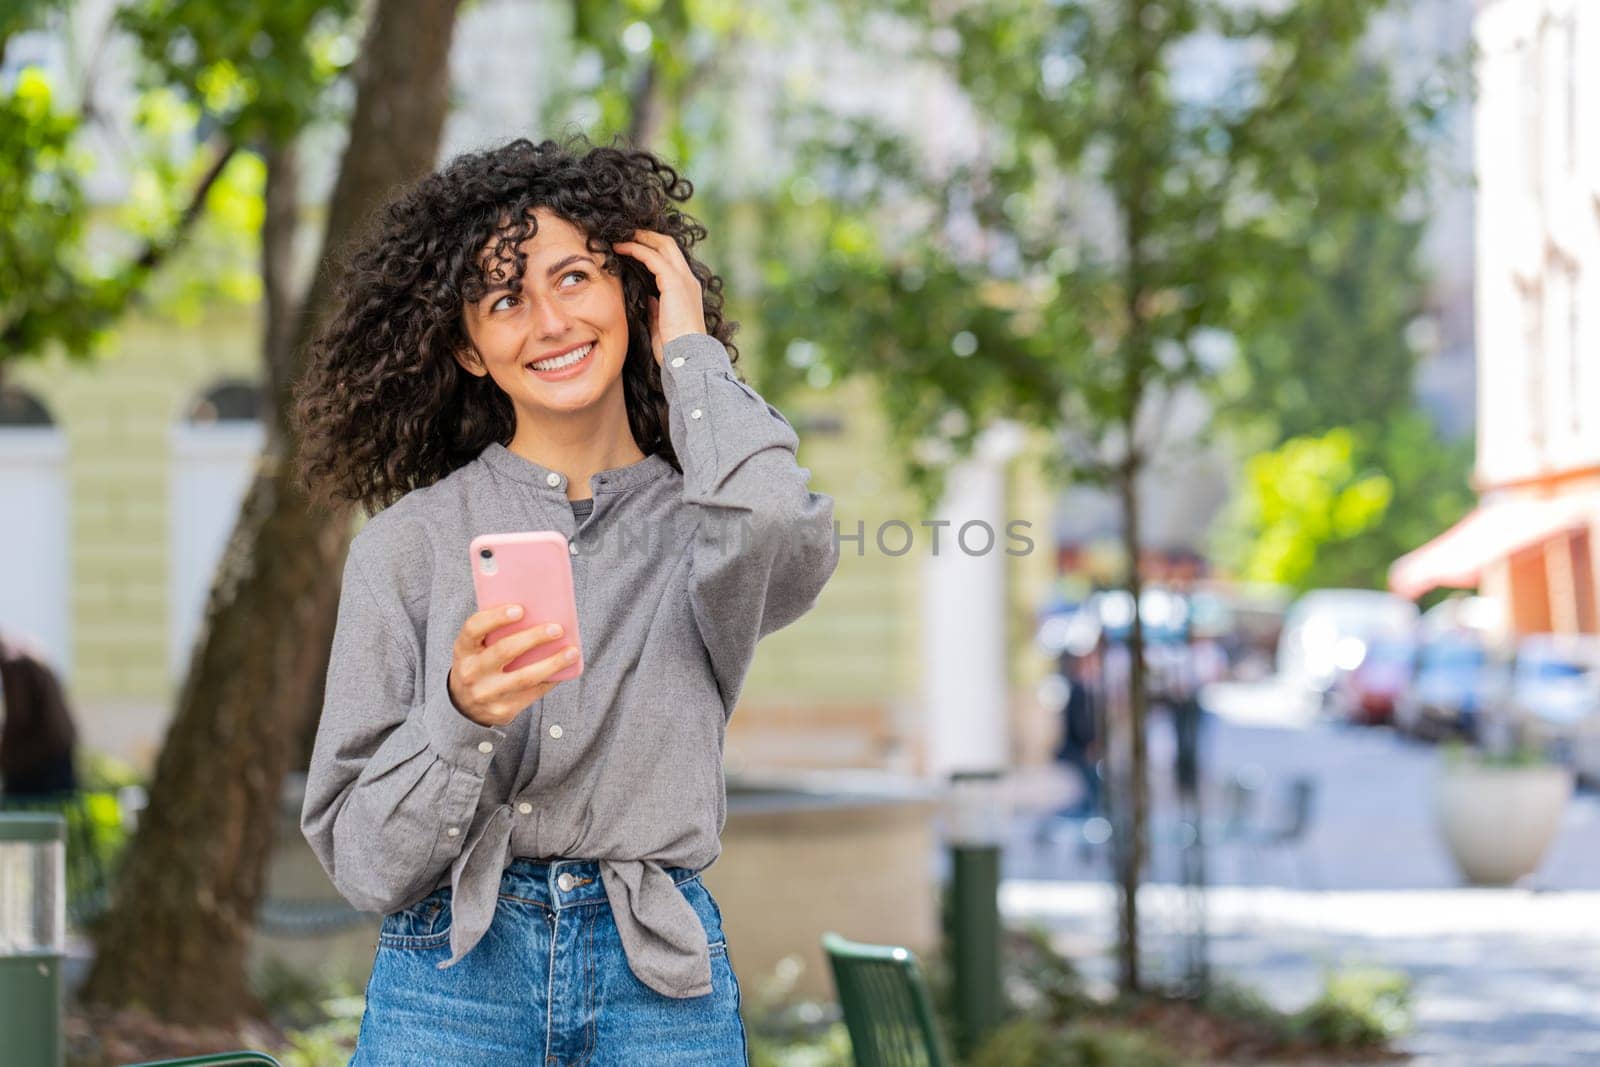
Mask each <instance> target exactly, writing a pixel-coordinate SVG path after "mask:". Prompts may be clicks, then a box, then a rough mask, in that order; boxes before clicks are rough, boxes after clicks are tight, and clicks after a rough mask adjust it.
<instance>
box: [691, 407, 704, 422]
mask: <svg viewBox="0 0 1600 1067" xmlns="http://www.w3.org/2000/svg"><path fill="white" fill-rule="evenodd" d="M700 415H701V411H700V409H699V408H695V409H694V410H693V411H691V412H689V417H690V418H691V419H698V418H699V417H700Z"/></svg>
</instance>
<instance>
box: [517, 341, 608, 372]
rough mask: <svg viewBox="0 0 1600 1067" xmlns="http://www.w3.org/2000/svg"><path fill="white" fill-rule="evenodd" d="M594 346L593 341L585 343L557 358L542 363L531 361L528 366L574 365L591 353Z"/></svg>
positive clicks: (548, 367)
mask: <svg viewBox="0 0 1600 1067" xmlns="http://www.w3.org/2000/svg"><path fill="white" fill-rule="evenodd" d="M593 347H594V344H593V342H590V343H589V344H586V345H584V346H583V347H582V348H579V349H575V350H573V351H571V352H568V353H567V354H566V355H564V356H557V357H556V358H555V359H547V360H545V361H544V362H542V363H530V364H528V366H530V367H532V368H533V369H534V370H560V369H561V368H563V367H570V366H572V365H573V364H574V363H576V362H578V360H580V359H582V358H583V357H584V356H587V355H588V354H589V350H590V349H591V348H593Z"/></svg>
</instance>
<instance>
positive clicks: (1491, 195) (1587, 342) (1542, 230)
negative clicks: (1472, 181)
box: [1474, 0, 1600, 633]
mask: <svg viewBox="0 0 1600 1067" xmlns="http://www.w3.org/2000/svg"><path fill="white" fill-rule="evenodd" d="M1474 36H1475V38H1476V41H1477V44H1478V47H1479V50H1480V54H1479V60H1478V80H1479V92H1478V106H1477V113H1476V126H1477V128H1476V144H1477V150H1476V153H1475V163H1476V169H1477V175H1478V187H1479V195H1478V242H1477V262H1478V281H1477V285H1478V301H1477V307H1478V352H1479V389H1478V397H1479V400H1478V425H1479V436H1478V458H1477V471H1476V476H1477V481H1478V484H1479V487H1480V489H1481V490H1482V491H1483V492H1484V494H1485V496H1486V499H1490V500H1493V501H1496V502H1506V501H1515V500H1517V499H1526V498H1547V497H1564V498H1568V499H1571V500H1572V501H1574V502H1575V504H1576V506H1577V514H1578V515H1579V516H1580V521H1579V524H1578V525H1577V526H1575V527H1574V528H1573V529H1571V530H1569V531H1564V532H1561V533H1558V534H1556V535H1555V536H1553V537H1551V538H1549V539H1547V540H1545V541H1543V542H1542V543H1540V544H1537V545H1533V546H1530V547H1528V548H1526V549H1523V550H1521V551H1518V552H1517V553H1515V554H1514V555H1512V556H1510V557H1509V558H1506V559H1502V560H1500V561H1498V562H1497V563H1496V564H1495V565H1493V566H1491V567H1490V568H1488V570H1487V571H1486V572H1485V575H1484V581H1483V591H1484V592H1485V593H1487V594H1489V595H1491V596H1494V597H1496V598H1497V599H1498V600H1499V601H1500V602H1501V603H1502V604H1503V605H1504V607H1505V612H1506V619H1507V622H1508V623H1509V625H1510V628H1511V630H1512V631H1513V632H1515V633H1540V632H1557V633H1572V632H1586V633H1592V632H1594V631H1595V630H1596V626H1597V620H1596V605H1597V604H1600V586H1597V584H1596V576H1595V568H1594V565H1593V550H1592V546H1593V543H1594V536H1595V531H1596V530H1597V529H1600V123H1597V121H1596V120H1597V118H1600V7H1597V6H1596V5H1595V4H1593V3H1591V2H1588V0H1523V2H1515V0H1486V2H1484V3H1481V4H1480V5H1479V9H1478V15H1477V19H1476V21H1475V23H1474ZM1581 516H1587V521H1586V522H1584V521H1582V519H1581Z"/></svg>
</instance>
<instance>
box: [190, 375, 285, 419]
mask: <svg viewBox="0 0 1600 1067" xmlns="http://www.w3.org/2000/svg"><path fill="white" fill-rule="evenodd" d="M265 404H266V397H265V395H264V394H263V393H262V391H261V387H260V386H258V385H253V384H251V383H250V382H242V381H232V380H230V381H222V382H218V383H217V384H216V385H213V386H212V387H211V388H209V389H207V390H206V391H205V392H204V393H202V394H200V396H198V397H196V398H195V400H194V402H193V403H192V404H190V405H189V411H188V413H187V415H186V416H185V418H186V419H187V420H188V422H189V424H190V425H191V426H209V425H212V424H214V423H218V422H254V421H256V420H259V419H260V418H261V416H262V414H263V409H264V407H265Z"/></svg>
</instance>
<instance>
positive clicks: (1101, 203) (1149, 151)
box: [760, 0, 1442, 503]
mask: <svg viewBox="0 0 1600 1067" xmlns="http://www.w3.org/2000/svg"><path fill="white" fill-rule="evenodd" d="M1387 6H1389V5H1388V4H1387V3H1385V2H1384V0H1297V2H1295V3H1291V4H1275V5H1260V6H1256V5H1239V4H1224V3H1211V2H1205V0H1142V2H1137V3H1111V2H1108V0H1064V2H1061V3H1056V4H1050V5H1038V4H1031V3H1025V2H1020V0H1012V2H999V3H991V4H982V5H963V6H961V7H959V8H955V9H951V11H950V12H949V14H948V15H946V16H935V15H933V14H931V13H930V12H929V11H928V10H927V9H926V8H924V7H923V6H922V5H917V4H912V3H903V4H897V5H891V7H892V8H893V9H894V10H896V11H898V12H899V13H900V14H902V15H904V16H905V17H906V19H908V20H909V21H910V23H911V25H912V27H913V31H912V32H913V34H914V36H915V39H916V42H917V43H916V45H915V47H914V48H912V49H911V50H910V51H909V53H908V54H907V55H905V56H904V57H903V62H902V61H901V58H900V57H896V60H895V61H896V62H897V63H900V65H901V66H903V67H910V66H911V65H912V64H931V65H933V66H934V67H936V68H939V69H943V70H946V71H948V72H950V73H951V74H953V75H954V77H955V79H956V81H957V82H958V84H959V86H960V88H961V90H962V91H963V93H964V94H965V99H966V101H969V102H970V104H971V105H972V107H973V109H974V111H975V115H976V119H977V121H978V123H979V125H980V127H981V129H982V132H983V139H982V142H981V143H980V144H979V145H976V146H973V147H974V149H975V151H974V152H973V153H972V154H971V155H969V156H965V157H961V156H957V157H956V158H955V159H954V160H953V161H952V162H949V163H948V164H946V165H943V166H941V167H935V166H931V165H930V163H929V161H926V160H924V159H923V158H922V157H921V155H920V154H919V153H920V149H919V147H918V146H916V145H914V144H912V143H910V142H911V140H912V138H911V137H910V135H908V134H906V133H905V132H904V131H902V130H897V129H891V128H888V127H886V126H885V125H883V124H882V123H881V122H878V121H876V120H869V119H861V118H858V117H854V116H852V117H849V118H844V119H841V118H838V117H835V116H832V115H830V114H829V112H828V110H827V109H826V108H825V107H823V106H821V105H820V104H816V103H808V102H807V101H806V100H804V99H801V100H796V101H792V102H787V119H786V124H787V127H789V128H794V129H796V130H797V131H811V132H810V134H809V136H805V137H797V138H793V139H791V140H792V143H793V144H794V145H795V147H794V149H793V150H794V152H795V153H796V156H797V158H798V160H799V163H800V165H799V166H797V168H796V170H795V173H796V175H797V177H795V178H794V179H793V180H792V181H791V182H790V183H789V185H788V194H789V201H790V202H789V203H786V204H781V205H775V207H780V206H781V208H782V210H781V211H780V210H774V211H773V212H771V213H770V214H769V216H768V222H769V223H770V224H769V225H767V226H765V227H764V228H763V229H762V231H761V234H760V237H761V239H762V242H763V245H762V264H763V274H762V276H763V279H764V281H765V282H766V283H767V286H766V288H765V289H764V291H763V294H762V295H763V299H762V301H761V308H762V313H763V326H764V327H765V332H766V334H767V335H768V336H769V338H770V343H769V348H771V350H772V351H774V352H778V353H782V354H783V356H784V360H785V362H786V363H787V364H788V365H789V366H790V367H791V368H792V369H791V370H790V373H791V375H792V376H794V377H796V378H800V379H804V380H806V381H808V382H811V383H812V384H819V383H822V382H826V381H830V380H833V379H836V378H838V377H842V376H844V375H847V374H856V373H860V374H865V375H868V376H870V377H872V378H874V379H875V380H877V381H878V382H879V383H880V384H881V385H882V386H883V390H882V393H883V396H884V403H885V405H886V410H887V414H888V417H889V420H890V423H891V433H892V435H893V441H894V443H895V445H896V447H897V452H898V454H899V456H900V458H901V460H902V463H903V464H904V466H905V469H906V473H907V475H908V477H909V478H910V479H911V481H912V483H913V485H914V486H915V487H916V488H917V489H918V490H919V492H920V493H921V495H922V497H923V499H924V500H925V501H927V502H930V503H931V501H932V500H933V499H935V498H936V495H937V492H938V490H939V487H940V486H941V485H942V474H941V470H942V469H943V467H944V466H945V465H946V464H947V463H948V461H949V460H950V459H951V458H953V457H955V456H959V455H962V454H964V453H965V452H966V451H967V450H968V449H969V448H970V447H971V445H972V444H973V442H974V441H975V439H976V437H977V435H978V433H979V432H980V431H981V430H982V429H983V428H984V427H985V426H986V425H988V424H989V423H991V422H993V421H994V420H996V419H999V418H1008V419H1014V420H1018V421H1020V422H1022V423H1023V424H1025V425H1031V426H1037V427H1040V428H1043V429H1045V430H1046V431H1048V432H1050V433H1051V434H1053V435H1055V436H1056V438H1057V439H1058V440H1059V441H1060V444H1061V449H1060V452H1059V455H1058V457H1057V461H1056V463H1055V464H1054V467H1053V473H1054V474H1056V475H1058V476H1059V478H1060V479H1061V480H1063V481H1076V482H1089V483H1094V484H1110V483H1112V482H1114V481H1116V480H1118V479H1121V478H1124V477H1126V476H1127V475H1128V472H1129V471H1130V470H1133V469H1137V468H1139V467H1140V466H1142V465H1143V464H1144V463H1145V462H1147V461H1149V460H1150V459H1151V457H1152V456H1154V455H1155V454H1156V453H1157V452H1159V451H1160V450H1161V449H1162V448H1163V447H1168V448H1182V447H1186V443H1185V442H1181V441H1179V442H1173V441H1168V440H1166V439H1165V437H1164V435H1165V434H1166V433H1168V432H1169V431H1170V426H1169V425H1168V422H1167V419H1166V417H1165V412H1166V405H1168V404H1170V403H1171V402H1172V397H1173V395H1174V394H1176V393H1178V392H1180V391H1182V390H1185V389H1188V388H1193V387H1196V386H1199V385H1204V384H1207V383H1209V382H1210V381H1211V379H1212V378H1213V377H1214V376H1215V375H1216V374H1217V373H1218V370H1219V364H1220V363H1221V362H1222V361H1221V360H1220V359H1219V358H1218V357H1217V356H1216V355H1215V353H1214V350H1215V349H1216V347H1217V343H1218V342H1219V340H1224V341H1226V342H1228V343H1229V344H1230V345H1231V346H1232V348H1233V349H1234V350H1235V351H1239V352H1249V353H1258V352H1259V353H1268V354H1270V353H1272V352H1274V351H1276V350H1277V348H1280V347H1281V343H1280V341H1279V340H1277V339H1278V338H1281V337H1282V335H1283V334H1284V332H1285V331H1286V330H1288V329H1290V327H1289V326H1287V325H1286V324H1287V323H1291V322H1294V321H1295V320H1296V317H1297V315H1298V314H1299V312H1300V310H1301V308H1302V307H1303V305H1304V304H1305V302H1306V301H1307V300H1308V299H1309V298H1310V297H1309V294H1308V288H1309V286H1314V285H1316V284H1319V283H1318V282H1317V281H1316V279H1313V280H1312V282H1311V283H1307V282H1306V280H1305V279H1306V276H1307V274H1308V270H1307V268H1308V264H1311V263H1313V262H1314V261H1317V260H1322V261H1329V262H1332V261H1335V260H1339V259H1340V258H1341V255H1342V254H1343V253H1344V252H1345V251H1349V252H1350V255H1351V256H1354V255H1356V254H1357V253H1358V252H1360V251H1361V242H1362V241H1363V240H1366V239H1369V238H1370V239H1373V240H1392V241H1401V242H1403V241H1404V240H1407V239H1408V238H1406V237H1404V236H1403V235H1402V236H1389V235H1384V236H1382V237H1378V238H1372V236H1371V235H1370V234H1366V233H1365V231H1363V230H1361V228H1360V227H1358V226H1354V224H1351V228H1350V230H1349V232H1340V233H1337V234H1335V235H1333V236H1332V237H1330V234H1329V233H1327V232H1325V228H1326V225H1327V223H1328V222H1329V220H1349V219H1360V218H1366V217H1373V218H1379V219H1384V220H1387V218H1389V217H1390V216H1391V215H1392V214H1393V212H1394V209H1395V205H1397V204H1399V203H1401V202H1402V201H1403V200H1404V199H1405V198H1406V196H1407V195H1408V194H1409V193H1411V192H1413V191H1414V190H1415V189H1417V188H1418V187H1419V184H1420V182H1421V180H1422V178H1423V176H1424V174H1425V172H1426V153H1425V151H1424V144H1425V141H1426V139H1427V138H1428V137H1429V136H1430V133H1431V131H1432V129H1433V127H1434V126H1435V124H1436V123H1437V120H1438V118H1439V114H1440V111H1441V107H1442V103H1441V101H1440V99H1439V98H1438V96H1437V94H1436V93H1433V92H1431V91H1430V92H1426V93H1424V92H1419V93H1417V94H1415V95H1414V96H1409V97H1408V96H1405V95H1403V94H1402V93H1401V92H1399V91H1398V90H1397V89H1396V88H1395V87H1394V85H1393V84H1392V83H1391V81H1390V79H1389V78H1388V76H1387V74H1386V72H1385V70H1384V68H1382V67H1381V66H1377V65H1374V64H1373V63H1370V62H1368V61H1366V60H1365V59H1364V58H1363V55H1362V52H1361V47H1360V44H1361V41H1362V39H1363V34H1364V32H1365V29H1366V26H1367V24H1368V22H1369V20H1370V18H1371V17H1372V16H1373V15H1374V14H1376V13H1377V12H1379V11H1382V10H1384V9H1385V8H1386V7H1387ZM1200 49H1209V50H1210V51H1209V52H1207V53H1205V54H1207V55H1211V56H1214V58H1213V59H1212V60H1211V62H1210V64H1209V66H1210V69H1209V70H1206V71H1205V72H1204V73H1205V74H1206V76H1207V77H1210V78H1212V79H1213V80H1214V81H1215V82H1216V84H1215V85H1213V86H1211V87H1209V89H1197V88H1196V87H1195V85H1194V82H1195V75H1196V72H1197V68H1198V67H1199V66H1200V63H1199V62H1198V61H1197V59H1196V56H1197V54H1199V53H1198V52H1197V50H1200ZM1353 84H1354V85H1361V86H1363V87H1364V91H1363V92H1361V93H1360V94H1357V95H1356V96H1354V97H1353V96H1351V95H1350V94H1349V93H1348V92H1347V90H1348V88H1349V87H1350V86H1351V85H1353ZM1341 241H1342V242H1343V243H1342V244H1341ZM1363 254H1364V253H1363ZM1345 258H1346V259H1347V260H1348V259H1349V257H1345ZM1385 314H1388V315H1389V318H1390V319H1393V320H1396V321H1398V320H1399V319H1400V317H1401V316H1400V313H1399V311H1398V310H1393V311H1389V312H1385ZM1380 317H1381V316H1380V315H1379V314H1378V313H1377V312H1376V311H1375V312H1374V314H1373V316H1372V317H1371V321H1372V323H1373V325H1372V328H1373V329H1375V330H1376V329H1383V328H1386V327H1384V326H1383V324H1382V323H1380V322H1378V319H1379V318H1380ZM1341 344H1343V345H1344V347H1345V348H1347V349H1351V350H1355V349H1358V348H1359V347H1360V341H1359V339H1357V338H1353V337H1352V338H1346V339H1345V340H1343V341H1341ZM1255 368H1256V369H1257V370H1258V371H1260V372H1261V373H1253V374H1251V375H1249V376H1247V379H1246V380H1247V381H1248V382H1249V383H1250V384H1249V386H1248V388H1251V389H1268V388H1278V387H1280V386H1282V384H1283V380H1282V378H1281V377H1277V376H1275V375H1276V373H1277V368H1276V366H1275V364H1274V363H1273V361H1272V359H1270V358H1268V355H1262V356H1261V358H1260V359H1258V360H1257V363H1256V365H1255ZM1268 372H1270V373H1268ZM1374 388H1378V386H1377V385H1375V386H1374ZM1130 464H1131V466H1130Z"/></svg>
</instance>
